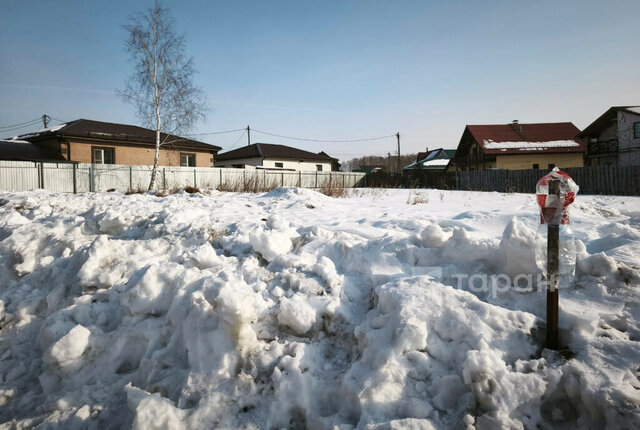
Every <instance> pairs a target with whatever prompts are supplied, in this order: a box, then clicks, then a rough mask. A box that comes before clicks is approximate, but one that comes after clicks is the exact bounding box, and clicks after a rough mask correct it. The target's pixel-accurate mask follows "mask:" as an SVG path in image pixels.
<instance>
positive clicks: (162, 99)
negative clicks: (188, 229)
mask: <svg viewBox="0 0 640 430" xmlns="http://www.w3.org/2000/svg"><path fill="white" fill-rule="evenodd" d="M174 28H175V26H174V21H173V19H172V18H171V17H170V16H169V11H168V10H167V9H165V8H163V7H162V6H161V5H160V3H159V2H156V3H155V5H154V7H152V8H151V9H149V10H147V12H146V13H141V14H139V15H137V16H133V17H130V18H129V23H128V24H126V25H124V29H125V30H127V32H128V39H127V42H126V48H127V51H128V52H129V53H130V54H131V61H132V62H133V64H134V66H135V71H134V72H133V73H132V74H131V75H130V76H129V78H128V79H127V81H126V84H125V88H124V89H123V90H118V93H119V95H120V96H121V97H122V98H123V99H124V100H125V101H127V102H130V103H132V104H133V105H134V106H135V107H136V109H137V114H138V118H139V119H140V121H142V122H143V123H144V126H146V127H148V128H151V129H153V130H155V132H156V142H155V155H154V158H153V170H152V171H151V181H150V182H149V190H151V189H152V188H153V187H154V186H155V182H156V173H157V170H158V159H159V157H160V148H161V147H162V146H163V145H166V144H169V143H173V142H176V140H175V138H174V136H173V135H174V134H175V133H180V132H184V131H186V130H188V129H190V128H192V127H193V126H194V124H195V123H196V122H197V121H198V120H200V119H204V115H205V112H206V101H205V97H204V93H203V91H202V89H201V88H199V87H197V86H195V85H194V83H193V75H194V74H195V73H196V72H195V69H194V67H193V58H192V57H186V56H185V41H184V36H182V35H177V34H176V33H175V30H174ZM172 138H173V139H174V140H169V139H172Z"/></svg>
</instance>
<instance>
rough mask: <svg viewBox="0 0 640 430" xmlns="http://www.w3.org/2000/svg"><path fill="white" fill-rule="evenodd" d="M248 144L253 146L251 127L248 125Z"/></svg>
mask: <svg viewBox="0 0 640 430" xmlns="http://www.w3.org/2000/svg"><path fill="white" fill-rule="evenodd" d="M247 146H251V128H250V127H249V126H247Z"/></svg>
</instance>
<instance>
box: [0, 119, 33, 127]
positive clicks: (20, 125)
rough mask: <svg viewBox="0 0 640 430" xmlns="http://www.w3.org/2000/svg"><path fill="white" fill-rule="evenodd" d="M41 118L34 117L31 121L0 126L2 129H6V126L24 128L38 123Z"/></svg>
mask: <svg viewBox="0 0 640 430" xmlns="http://www.w3.org/2000/svg"><path fill="white" fill-rule="evenodd" d="M40 120H41V118H36V119H32V120H31V121H26V122H21V123H19V124H12V125H3V126H0V129H6V128H24V127H27V126H30V125H32V124H33V123H36V122H38V121H40Z"/></svg>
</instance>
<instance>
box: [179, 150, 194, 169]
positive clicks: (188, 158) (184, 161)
mask: <svg viewBox="0 0 640 430" xmlns="http://www.w3.org/2000/svg"><path fill="white" fill-rule="evenodd" d="M180 165H181V166H183V167H196V154H186V153H184V152H181V153H180Z"/></svg>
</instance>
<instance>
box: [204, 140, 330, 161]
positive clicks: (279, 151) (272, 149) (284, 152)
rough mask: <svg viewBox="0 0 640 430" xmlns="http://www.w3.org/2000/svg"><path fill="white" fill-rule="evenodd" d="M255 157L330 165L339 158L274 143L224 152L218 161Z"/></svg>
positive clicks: (258, 144) (257, 144) (256, 144)
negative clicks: (311, 161)
mask: <svg viewBox="0 0 640 430" xmlns="http://www.w3.org/2000/svg"><path fill="white" fill-rule="evenodd" d="M255 157H260V158H292V159H300V160H303V159H304V160H317V161H325V162H328V163H330V162H334V161H338V159H337V158H332V157H330V156H329V155H327V154H326V153H325V152H320V153H318V154H316V153H314V152H309V151H305V150H302V149H298V148H292V147H291V146H285V145H275V144H272V143H254V144H253V145H248V146H243V147H242V148H238V149H234V150H233V151H228V152H223V153H222V154H219V155H218V157H217V158H216V161H226V160H237V159H240V158H255Z"/></svg>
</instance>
